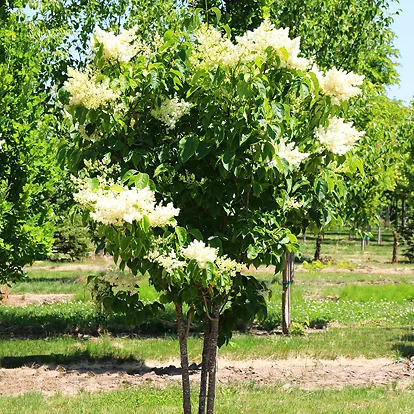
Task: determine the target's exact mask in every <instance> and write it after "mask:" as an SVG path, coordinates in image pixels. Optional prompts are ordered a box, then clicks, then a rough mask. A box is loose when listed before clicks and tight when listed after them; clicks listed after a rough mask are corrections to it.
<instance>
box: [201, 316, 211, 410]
mask: <svg viewBox="0 0 414 414" xmlns="http://www.w3.org/2000/svg"><path fill="white" fill-rule="evenodd" d="M210 329H211V324H210V319H208V317H207V316H206V319H205V321H204V340H203V355H202V361H201V378H200V394H199V400H198V414H205V412H206V399H207V380H208V363H209V355H210Z"/></svg>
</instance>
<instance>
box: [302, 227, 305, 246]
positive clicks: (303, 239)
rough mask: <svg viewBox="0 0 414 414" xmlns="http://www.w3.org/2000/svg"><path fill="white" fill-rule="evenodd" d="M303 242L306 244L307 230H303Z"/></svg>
mask: <svg viewBox="0 0 414 414" xmlns="http://www.w3.org/2000/svg"><path fill="white" fill-rule="evenodd" d="M302 241H303V243H306V229H303V230H302Z"/></svg>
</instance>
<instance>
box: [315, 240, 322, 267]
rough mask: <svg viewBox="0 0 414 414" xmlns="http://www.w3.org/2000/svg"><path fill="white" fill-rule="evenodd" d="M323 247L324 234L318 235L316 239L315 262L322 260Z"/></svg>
mask: <svg viewBox="0 0 414 414" xmlns="http://www.w3.org/2000/svg"><path fill="white" fill-rule="evenodd" d="M321 245H322V233H318V237H317V238H316V250H315V257H314V260H315V261H316V260H321Z"/></svg>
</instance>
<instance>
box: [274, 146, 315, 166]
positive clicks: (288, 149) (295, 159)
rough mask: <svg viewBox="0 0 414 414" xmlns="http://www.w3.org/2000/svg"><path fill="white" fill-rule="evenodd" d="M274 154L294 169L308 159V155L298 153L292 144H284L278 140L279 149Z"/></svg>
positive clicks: (306, 153)
mask: <svg viewBox="0 0 414 414" xmlns="http://www.w3.org/2000/svg"><path fill="white" fill-rule="evenodd" d="M276 153H277V155H278V156H279V157H281V158H284V159H285V160H286V161H287V162H288V163H289V164H290V165H291V166H292V167H294V168H298V167H299V165H300V164H301V163H302V162H303V161H304V160H306V158H308V157H309V153H308V152H300V151H299V149H298V147H296V146H295V143H294V142H290V143H286V142H285V141H284V140H283V139H282V140H280V144H279V148H277V150H276Z"/></svg>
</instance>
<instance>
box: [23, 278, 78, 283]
mask: <svg viewBox="0 0 414 414" xmlns="http://www.w3.org/2000/svg"><path fill="white" fill-rule="evenodd" d="M78 280H79V277H28V278H27V279H24V280H22V282H21V283H27V284H29V283H37V282H40V283H65V284H67V283H79V282H78Z"/></svg>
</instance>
